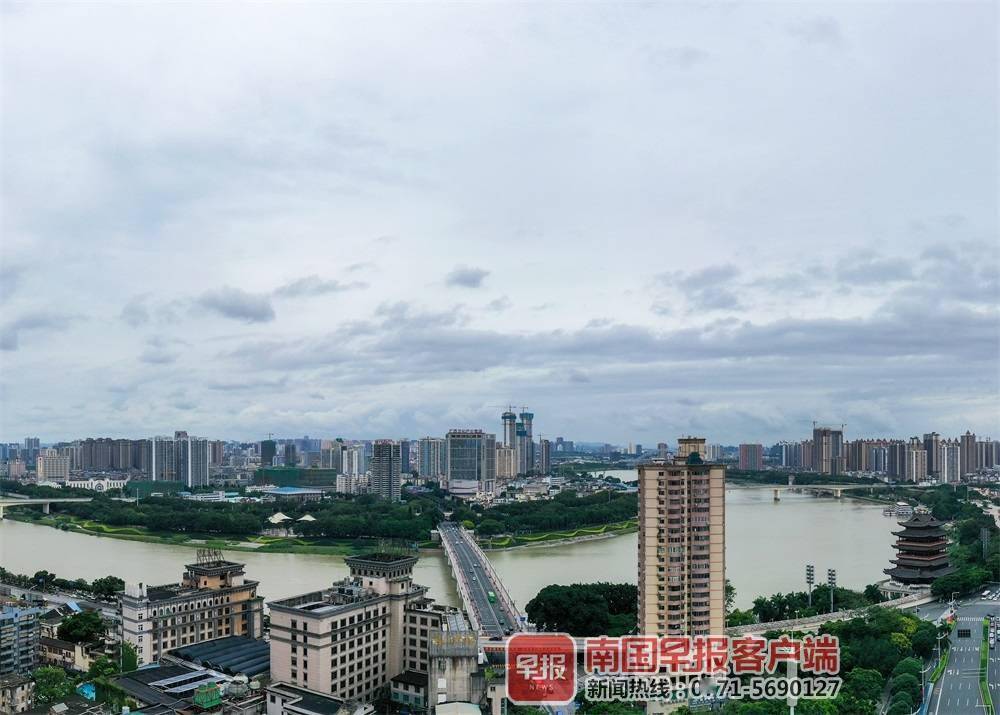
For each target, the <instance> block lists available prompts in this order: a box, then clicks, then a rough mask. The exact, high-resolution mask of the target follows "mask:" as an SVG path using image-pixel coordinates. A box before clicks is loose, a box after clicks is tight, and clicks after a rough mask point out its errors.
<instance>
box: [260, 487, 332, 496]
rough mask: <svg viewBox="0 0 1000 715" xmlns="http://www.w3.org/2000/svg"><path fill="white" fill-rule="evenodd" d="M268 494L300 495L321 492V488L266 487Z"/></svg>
mask: <svg viewBox="0 0 1000 715" xmlns="http://www.w3.org/2000/svg"><path fill="white" fill-rule="evenodd" d="M267 493H268V494H277V495H278V496H301V495H306V494H320V495H322V494H323V490H322V489H307V488H306V487H275V488H274V489H268V490H267Z"/></svg>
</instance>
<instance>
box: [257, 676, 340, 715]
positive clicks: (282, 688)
mask: <svg viewBox="0 0 1000 715" xmlns="http://www.w3.org/2000/svg"><path fill="white" fill-rule="evenodd" d="M268 690H269V691H270V690H273V691H275V692H277V693H280V694H282V695H284V696H286V697H289V698H295V700H294V701H293V702H292V703H291V704H292V705H293V706H294V707H295V709H296V710H304V711H306V712H309V713H316V715H337V713H339V712H340V711H341V710H342V709H344V701H343V700H340V699H339V698H334V697H332V696H330V695H324V694H322V693H317V692H314V691H312V690H305V689H303V688H298V687H296V686H294V685H289V684H288V683H274V684H273V685H270V686H268Z"/></svg>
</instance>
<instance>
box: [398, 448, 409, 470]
mask: <svg viewBox="0 0 1000 715" xmlns="http://www.w3.org/2000/svg"><path fill="white" fill-rule="evenodd" d="M399 473H400V474H404V475H406V476H407V477H409V476H410V440H408V439H401V440H399Z"/></svg>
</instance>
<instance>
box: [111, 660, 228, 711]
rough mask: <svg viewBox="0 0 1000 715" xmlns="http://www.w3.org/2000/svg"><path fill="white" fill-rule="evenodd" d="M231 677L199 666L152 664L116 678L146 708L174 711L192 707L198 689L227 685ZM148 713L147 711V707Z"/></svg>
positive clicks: (116, 681) (116, 682)
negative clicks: (156, 707) (155, 706)
mask: <svg viewBox="0 0 1000 715" xmlns="http://www.w3.org/2000/svg"><path fill="white" fill-rule="evenodd" d="M229 680H230V679H229V678H227V677H226V676H225V675H222V674H221V673H218V672H216V671H214V670H208V669H206V668H201V667H199V666H195V665H181V664H177V665H163V664H160V665H152V666H146V667H144V668H140V669H139V670H134V671H132V672H131V673H126V674H124V675H120V676H118V677H117V678H115V681H114V682H115V685H117V686H118V687H120V688H121V689H122V690H124V691H125V692H126V693H127V694H128V695H131V696H132V697H133V698H135V699H136V700H137V701H139V702H140V703H142V704H144V705H165V706H167V707H169V708H171V709H173V710H181V709H185V708H187V707H189V706H190V704H191V701H190V698H191V697H193V696H194V694H195V692H196V691H197V689H198V687H199V686H201V685H209V684H212V683H219V684H224V683H227V682H229ZM143 709H144V710H145V708H143Z"/></svg>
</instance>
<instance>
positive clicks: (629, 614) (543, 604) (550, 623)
mask: <svg viewBox="0 0 1000 715" xmlns="http://www.w3.org/2000/svg"><path fill="white" fill-rule="evenodd" d="M638 602H639V594H638V589H637V588H636V586H635V585H634V584H631V583H606V582H600V583H574V584H571V585H569V586H560V585H555V584H553V585H551V586H546V587H545V588H543V589H542V590H541V591H539V592H538V595H536V596H535V597H534V598H533V599H531V600H530V601H528V605H527V606H526V608H525V612H526V613H527V615H528V620H530V621H531V622H532V623H534V624H535V625H536V626H537V627H538V629H539V630H541V631H550V632H558V633H569V634H570V635H572V636H599V635H609V636H620V635H625V634H626V633H631V632H632V631H634V630H635V625H636V609H637V605H638Z"/></svg>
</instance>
